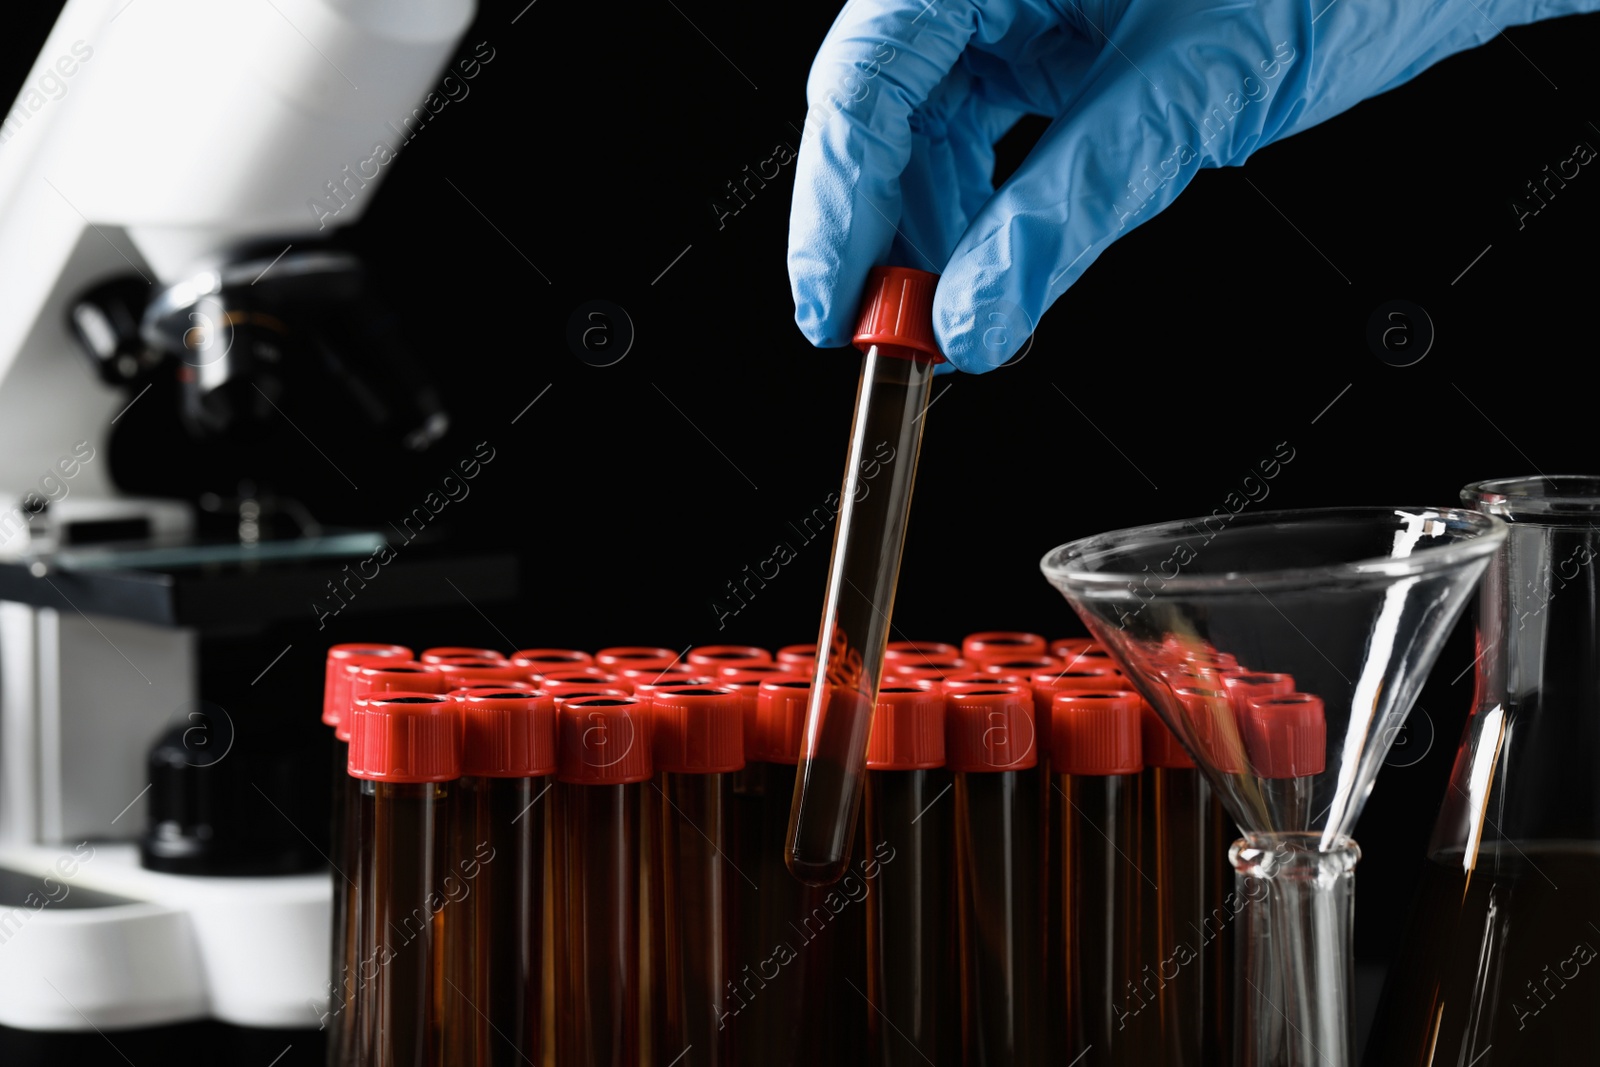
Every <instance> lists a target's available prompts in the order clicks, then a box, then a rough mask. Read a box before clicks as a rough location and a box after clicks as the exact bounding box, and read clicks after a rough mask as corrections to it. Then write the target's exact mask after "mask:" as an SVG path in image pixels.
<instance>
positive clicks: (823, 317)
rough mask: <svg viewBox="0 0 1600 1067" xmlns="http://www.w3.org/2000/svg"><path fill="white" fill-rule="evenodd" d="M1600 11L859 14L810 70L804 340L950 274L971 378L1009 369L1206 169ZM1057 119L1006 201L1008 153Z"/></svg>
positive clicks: (851, 12)
mask: <svg viewBox="0 0 1600 1067" xmlns="http://www.w3.org/2000/svg"><path fill="white" fill-rule="evenodd" d="M1596 6H1600V0H1382V2H1379V0H1256V2H1255V3H1248V2H1246V3H1241V2H1239V0H1102V2H1100V3H1092V2H1082V3H1078V2H1074V3H1067V2H1057V3H1050V2H1046V0H990V2H985V0H977V2H973V0H854V2H853V3H850V4H849V5H847V6H846V7H845V9H844V10H843V11H842V12H841V13H840V14H839V17H838V18H837V19H836V20H835V21H834V24H833V28H832V29H831V30H830V31H829V32H828V36H827V39H826V40H824V41H823V44H822V48H821V50H820V51H819V52H818V53H817V58H816V60H815V61H814V62H813V64H812V67H811V76H810V79H809V81H808V83H807V86H806V98H807V101H808V103H809V111H808V113H807V116H806V129H805V133H804V137H803V138H802V140H801V143H800V157H799V161H798V170H797V173H796V176H795V191H794V203H793V205H792V207H791V209H790V214H789V280H790V288H791V289H792V291H793V293H794V302H795V321H796V322H798V323H799V326H800V329H801V331H802V332H803V333H804V334H805V335H806V337H807V338H809V339H810V340H811V342H812V343H813V344H817V345H822V346H835V345H844V344H848V343H849V341H850V337H851V333H852V331H853V330H854V327H855V315H856V312H857V305H858V301H859V299H860V294H861V291H862V288H863V286H864V285H865V284H866V279H867V271H868V269H869V268H871V267H872V266H873V265H874V264H877V263H885V262H887V263H894V264H899V265H903V266H909V267H918V268H921V269H923V270H930V271H936V272H938V273H940V274H942V275H943V278H942V279H941V281H940V283H939V291H938V296H937V298H936V300H935V304H934V323H935V326H936V327H937V329H938V336H939V343H940V346H941V347H942V348H943V350H944V352H945V355H947V356H948V357H949V358H950V360H951V362H952V363H953V364H954V365H955V366H956V368H958V369H960V370H964V371H972V372H981V371H986V370H990V369H992V368H994V367H997V366H999V365H1000V364H1001V363H1004V362H1005V361H1006V360H1007V359H1009V358H1010V357H1011V356H1012V355H1013V354H1014V353H1015V352H1016V351H1017V350H1018V349H1019V348H1020V347H1021V346H1022V344H1023V342H1024V341H1025V340H1026V339H1027V337H1028V335H1029V334H1030V333H1031V332H1032V330H1033V326H1034V325H1035V324H1036V323H1037V322H1038V321H1039V316H1040V315H1042V314H1043V313H1044V310H1045V309H1046V308H1047V307H1049V306H1050V304H1051V303H1052V302H1054V301H1055V299H1056V298H1057V297H1059V296H1060V295H1061V294H1062V293H1063V292H1065V291H1066V290H1067V288H1068V287H1069V286H1071V285H1072V283H1073V282H1074V281H1076V280H1077V278H1078V276H1079V275H1081V274H1082V273H1083V272H1084V271H1085V270H1087V269H1088V268H1089V265H1090V264H1091V263H1093V262H1094V261H1095V259H1096V257H1098V256H1099V255H1100V253H1101V252H1103V251H1104V250H1105V248H1106V246H1107V245H1108V244H1110V243H1111V242H1112V241H1114V240H1115V239H1116V238H1117V237H1118V236H1119V235H1121V234H1122V233H1124V232H1126V231H1127V230H1130V229H1132V228H1133V227H1135V226H1137V225H1139V224H1140V223H1142V222H1145V221H1147V220H1149V219H1150V218H1152V217H1153V216H1155V215H1156V213H1157V212H1159V211H1161V209H1162V208H1164V207H1166V206H1167V205H1168V204H1170V203H1171V202H1172V200H1173V198H1174V197H1176V196H1177V195H1178V194H1179V193H1180V192H1181V191H1182V190H1183V188H1184V186H1186V185H1188V184H1189V180H1190V179H1191V178H1193V177H1194V174H1195V171H1196V170H1198V169H1199V168H1200V167H1221V166H1237V165H1239V164H1241V163H1243V162H1244V161H1245V160H1246V159H1247V158H1249V156H1250V154H1251V153H1252V152H1254V151H1255V150H1256V149H1257V148H1260V147H1261V146H1262V145H1266V144H1270V143H1272V142H1273V141H1276V140H1279V139H1280V138H1283V137H1287V136H1289V135H1290V134H1292V133H1296V132H1298V131H1300V130H1304V129H1306V128H1308V127H1310V126H1314V125H1316V124H1317V123H1319V122H1322V121H1323V120H1324V119H1328V118H1331V117H1332V116H1334V115H1337V114H1339V113H1340V112H1341V111H1344V110H1345V109H1347V108H1349V107H1351V106H1353V105H1354V104H1357V103H1359V102H1360V101H1362V100H1364V99H1366V98H1367V97H1369V96H1375V95H1376V94H1378V93H1381V92H1384V91H1386V90H1388V89H1392V88H1394V87H1395V86H1397V85H1400V84H1402V83H1404V82H1406V81H1408V80H1409V79H1411V78H1412V77H1414V76H1416V75H1417V74H1418V73H1419V72H1421V71H1423V70H1425V69H1426V68H1427V67H1429V66H1431V65H1432V64H1434V63H1436V62H1438V61H1439V60H1441V59H1443V58H1445V57H1446V56H1449V55H1451V54H1453V53H1455V52H1459V51H1462V50H1463V49H1467V48H1471V47H1473V46H1475V45H1478V44H1481V43H1483V42H1484V41H1487V40H1489V39H1490V38H1492V37H1494V36H1495V35H1496V34H1498V33H1499V32H1500V30H1501V29H1502V28H1504V27H1506V26H1511V25H1516V24H1519V23H1525V22H1533V21H1536V20H1539V19H1542V18H1547V17H1552V16H1556V15H1565V14H1571V13H1574V12H1578V11H1588V10H1592V9H1593V8H1595V7H1596ZM1030 113H1031V114H1042V115H1047V116H1054V121H1053V122H1052V123H1051V125H1050V128H1049V130H1048V131H1047V132H1046V133H1045V135H1044V136H1043V137H1042V138H1041V139H1040V140H1039V143H1038V144H1037V145H1036V146H1035V147H1034V149H1033V151H1032V153H1031V154H1030V155H1029V156H1028V158H1027V160H1026V161H1025V162H1024V163H1023V164H1022V166H1021V168H1020V169H1018V171H1017V172H1016V173H1015V174H1014V175H1012V177H1011V178H1010V179H1009V180H1008V181H1007V182H1006V183H1005V185H1004V186H1002V187H1001V188H1000V190H999V191H998V192H996V191H995V190H994V189H993V187H992V184H991V179H992V174H993V170H994V149H993V145H994V142H995V141H996V140H997V139H998V138H999V137H1000V136H1001V135H1002V134H1003V133H1004V132H1005V131H1006V130H1007V129H1009V128H1010V127H1011V126H1012V124H1013V123H1015V122H1016V120H1017V119H1018V118H1020V117H1021V116H1022V115H1024V114H1030Z"/></svg>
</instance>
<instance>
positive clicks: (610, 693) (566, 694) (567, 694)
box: [545, 685, 633, 709]
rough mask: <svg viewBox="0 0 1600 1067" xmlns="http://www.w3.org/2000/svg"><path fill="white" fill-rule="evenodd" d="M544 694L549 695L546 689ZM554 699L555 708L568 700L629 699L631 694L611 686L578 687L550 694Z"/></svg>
mask: <svg viewBox="0 0 1600 1067" xmlns="http://www.w3.org/2000/svg"><path fill="white" fill-rule="evenodd" d="M545 692H547V693H549V692H550V691H549V690H548V689H546V690H545ZM550 695H551V696H553V697H555V700H556V708H557V709H559V708H560V707H561V705H563V704H565V703H566V702H567V701H569V700H586V699H587V698H589V697H631V696H633V693H632V692H631V691H629V690H627V689H618V688H617V687H616V686H611V685H594V686H588V687H585V686H581V685H580V686H578V687H576V688H574V689H563V690H562V691H561V692H559V693H550Z"/></svg>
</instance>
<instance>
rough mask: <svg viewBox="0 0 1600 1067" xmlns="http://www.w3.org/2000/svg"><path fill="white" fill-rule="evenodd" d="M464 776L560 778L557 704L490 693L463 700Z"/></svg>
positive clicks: (547, 698) (530, 693)
mask: <svg viewBox="0 0 1600 1067" xmlns="http://www.w3.org/2000/svg"><path fill="white" fill-rule="evenodd" d="M450 696H451V699H453V700H455V701H456V706H457V708H458V709H459V710H460V713H461V773H462V774H471V775H482V776H483V777H486V778H538V777H541V776H542V775H546V774H554V773H555V772H556V702H555V698H554V697H552V696H551V695H550V694H549V693H543V692H539V691H537V690H515V689H489V690H484V691H480V692H474V693H469V694H465V695H461V696H457V695H456V694H455V693H452V694H450Z"/></svg>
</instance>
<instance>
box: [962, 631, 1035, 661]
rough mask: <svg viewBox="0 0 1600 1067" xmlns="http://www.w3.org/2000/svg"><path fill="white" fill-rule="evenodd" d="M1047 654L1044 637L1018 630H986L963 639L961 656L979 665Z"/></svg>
mask: <svg viewBox="0 0 1600 1067" xmlns="http://www.w3.org/2000/svg"><path fill="white" fill-rule="evenodd" d="M1047 652H1048V646H1047V645H1046V643H1045V639H1044V638H1043V637H1041V636H1039V635H1038V634H1029V633H1021V632H1019V631H1016V630H985V631H984V632H982V633H976V634H968V635H967V636H966V637H964V638H962V639H961V654H962V655H963V656H964V657H966V658H967V659H970V660H973V661H974V662H977V663H982V662H985V661H988V660H994V659H1022V658H1024V657H1027V656H1043V655H1045V654H1046V653H1047Z"/></svg>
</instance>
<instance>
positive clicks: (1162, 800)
mask: <svg viewBox="0 0 1600 1067" xmlns="http://www.w3.org/2000/svg"><path fill="white" fill-rule="evenodd" d="M1139 785H1140V797H1139V806H1140V809H1141V813H1142V815H1143V819H1144V821H1143V826H1142V831H1143V846H1144V848H1143V854H1142V856H1141V858H1140V860H1139V866H1140V868H1141V869H1142V870H1143V872H1144V873H1145V874H1146V875H1148V876H1149V877H1150V878H1151V879H1153V880H1154V882H1155V886H1154V887H1152V886H1151V885H1150V884H1149V883H1147V882H1144V881H1143V879H1139V882H1138V885H1136V886H1135V887H1134V888H1135V889H1137V890H1139V891H1140V892H1142V893H1143V895H1144V904H1143V907H1142V908H1141V909H1140V913H1139V914H1140V932H1141V934H1142V935H1143V936H1142V942H1141V959H1140V969H1139V974H1138V975H1136V976H1134V985H1135V988H1136V989H1137V990H1138V992H1139V996H1140V998H1141V999H1142V1000H1143V1002H1144V1003H1143V1004H1142V1005H1141V1004H1140V1001H1139V1000H1134V1001H1133V1003H1132V1004H1131V1005H1130V1004H1124V1005H1123V1010H1125V1011H1129V1012H1130V1014H1131V1017H1129V1018H1128V1019H1127V1026H1128V1027H1129V1028H1130V1029H1134V1030H1136V1031H1137V1032H1138V1033H1139V1034H1140V1035H1141V1036H1142V1037H1144V1038H1145V1039H1146V1040H1145V1042H1144V1047H1145V1048H1146V1049H1147V1051H1148V1058H1149V1060H1150V1062H1152V1063H1161V1064H1163V1065H1170V1067H1198V1065H1199V1064H1200V1063H1201V1062H1203V1060H1202V1057H1203V1056H1204V1042H1205V1033H1204V1030H1205V1019H1206V1015H1205V1013H1206V1012H1207V1011H1214V1010H1216V1009H1217V1005H1216V1004H1215V1003H1214V1002H1208V1000H1209V997H1208V994H1209V993H1210V990H1209V988H1208V987H1209V985H1210V983H1209V981H1208V979H1209V977H1210V975H1209V973H1208V968H1207V963H1208V960H1209V958H1210V956H1212V955H1213V954H1215V953H1216V952H1217V951H1218V950H1219V949H1220V947H1221V945H1222V944H1223V943H1225V942H1227V941H1229V940H1230V937H1229V935H1227V934H1226V933H1223V934H1222V935H1221V936H1219V935H1218V934H1216V933H1213V932H1209V931H1208V929H1207V926H1206V918H1207V915H1206V910H1205V907H1206V862H1205V861H1206V853H1205V851H1204V850H1205V848H1206V847H1207V843H1208V841H1209V840H1210V835H1209V833H1208V832H1207V830H1208V827H1207V823H1208V821H1209V820H1210V817H1211V790H1210V787H1209V786H1207V785H1206V782H1205V779H1204V777H1202V776H1201V774H1200V771H1199V770H1198V769H1197V768H1194V767H1146V768H1145V769H1144V771H1143V772H1142V773H1141V774H1140V776H1139ZM1212 858H1215V857H1212ZM1208 937H1210V938H1213V939H1214V940H1212V941H1209V942H1208V940H1207V938H1208ZM1152 975H1153V976H1154V979H1155V980H1154V981H1153V982H1149V983H1148V985H1147V979H1148V978H1149V977H1150V976H1152Z"/></svg>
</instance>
